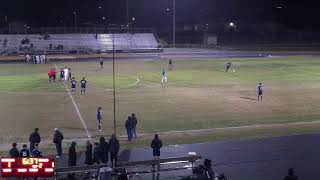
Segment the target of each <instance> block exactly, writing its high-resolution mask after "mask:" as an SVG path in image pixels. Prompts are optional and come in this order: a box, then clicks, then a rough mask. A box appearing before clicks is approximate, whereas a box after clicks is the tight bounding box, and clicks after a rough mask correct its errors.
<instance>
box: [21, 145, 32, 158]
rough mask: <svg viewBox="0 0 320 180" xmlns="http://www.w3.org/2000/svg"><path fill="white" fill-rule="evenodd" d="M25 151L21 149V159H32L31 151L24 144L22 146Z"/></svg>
mask: <svg viewBox="0 0 320 180" xmlns="http://www.w3.org/2000/svg"><path fill="white" fill-rule="evenodd" d="M22 148H23V149H21V151H20V157H30V151H29V149H27V145H26V144H24V145H23V146H22Z"/></svg>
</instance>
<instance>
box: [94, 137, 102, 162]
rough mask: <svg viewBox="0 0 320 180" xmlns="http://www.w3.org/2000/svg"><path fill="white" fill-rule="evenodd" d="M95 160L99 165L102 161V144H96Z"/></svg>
mask: <svg viewBox="0 0 320 180" xmlns="http://www.w3.org/2000/svg"><path fill="white" fill-rule="evenodd" d="M93 159H94V162H96V163H97V164H100V162H101V160H102V152H101V148H100V144H99V143H97V142H96V143H94V149H93Z"/></svg>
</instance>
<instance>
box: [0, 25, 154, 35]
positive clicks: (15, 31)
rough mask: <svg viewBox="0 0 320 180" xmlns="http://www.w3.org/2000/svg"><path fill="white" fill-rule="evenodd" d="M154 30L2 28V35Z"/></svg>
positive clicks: (142, 31) (143, 30)
mask: <svg viewBox="0 0 320 180" xmlns="http://www.w3.org/2000/svg"><path fill="white" fill-rule="evenodd" d="M154 32H155V31H154V30H153V29H152V28H114V27H77V28H75V27H42V28H28V29H8V28H0V34H45V33H48V34H96V33H97V34H112V33H154Z"/></svg>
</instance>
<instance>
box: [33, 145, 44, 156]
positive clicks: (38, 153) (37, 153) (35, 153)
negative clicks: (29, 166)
mask: <svg viewBox="0 0 320 180" xmlns="http://www.w3.org/2000/svg"><path fill="white" fill-rule="evenodd" d="M38 147H39V145H38V144H34V149H33V151H32V157H42V152H41V151H40V150H39V148H38Z"/></svg>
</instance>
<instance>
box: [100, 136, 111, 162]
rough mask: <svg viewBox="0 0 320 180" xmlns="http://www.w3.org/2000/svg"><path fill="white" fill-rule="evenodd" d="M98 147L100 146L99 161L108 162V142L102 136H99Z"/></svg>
mask: <svg viewBox="0 0 320 180" xmlns="http://www.w3.org/2000/svg"><path fill="white" fill-rule="evenodd" d="M100 148H101V154H102V157H101V162H102V163H104V164H108V160H109V143H108V142H107V141H106V139H105V138H104V137H100Z"/></svg>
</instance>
